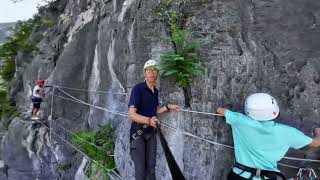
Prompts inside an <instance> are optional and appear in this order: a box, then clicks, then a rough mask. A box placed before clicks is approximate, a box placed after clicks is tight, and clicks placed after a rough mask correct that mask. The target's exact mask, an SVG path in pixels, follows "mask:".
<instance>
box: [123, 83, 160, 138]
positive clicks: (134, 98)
mask: <svg viewBox="0 0 320 180" xmlns="http://www.w3.org/2000/svg"><path fill="white" fill-rule="evenodd" d="M158 106H159V99H158V89H157V88H156V87H154V92H152V91H151V89H150V88H149V87H148V86H147V83H146V82H142V83H139V84H137V85H135V86H134V87H133V88H132V91H131V96H130V101H129V105H128V107H129V108H130V107H134V108H136V109H137V113H138V114H140V115H142V116H146V117H152V116H156V115H157V109H158ZM142 125H144V124H138V123H135V122H133V123H132V125H131V129H130V136H131V135H132V134H133V133H135V132H137V131H138V130H139V129H140V127H141V126H142ZM152 130H153V127H151V126H150V127H147V128H146V130H145V131H144V132H151V131H152Z"/></svg>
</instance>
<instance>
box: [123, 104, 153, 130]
mask: <svg viewBox="0 0 320 180" xmlns="http://www.w3.org/2000/svg"><path fill="white" fill-rule="evenodd" d="M128 117H129V119H131V120H132V121H134V122H137V123H141V124H147V125H149V126H152V127H157V122H158V119H157V118H156V117H155V116H153V117H152V118H150V117H146V116H142V115H140V114H138V113H137V109H136V108H132V107H130V108H129V111H128Z"/></svg>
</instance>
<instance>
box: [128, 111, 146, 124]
mask: <svg viewBox="0 0 320 180" xmlns="http://www.w3.org/2000/svg"><path fill="white" fill-rule="evenodd" d="M128 117H129V119H131V120H132V121H134V122H137V123H142V124H149V119H150V117H146V116H142V115H140V114H138V113H133V112H132V113H130V112H129V113H128Z"/></svg>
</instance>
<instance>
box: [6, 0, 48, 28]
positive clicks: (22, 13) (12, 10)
mask: <svg viewBox="0 0 320 180" xmlns="http://www.w3.org/2000/svg"><path fill="white" fill-rule="evenodd" d="M37 4H43V3H41V0H22V1H21V2H17V3H13V2H12V1H11V0H0V23H2V22H15V21H18V20H27V19H29V18H31V17H32V16H33V14H35V13H36V12H37Z"/></svg>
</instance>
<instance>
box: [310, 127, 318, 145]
mask: <svg viewBox="0 0 320 180" xmlns="http://www.w3.org/2000/svg"><path fill="white" fill-rule="evenodd" d="M314 136H315V137H314V138H313V139H312V142H311V143H310V144H309V146H310V147H312V148H319V147H320V128H316V129H315V130H314Z"/></svg>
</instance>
